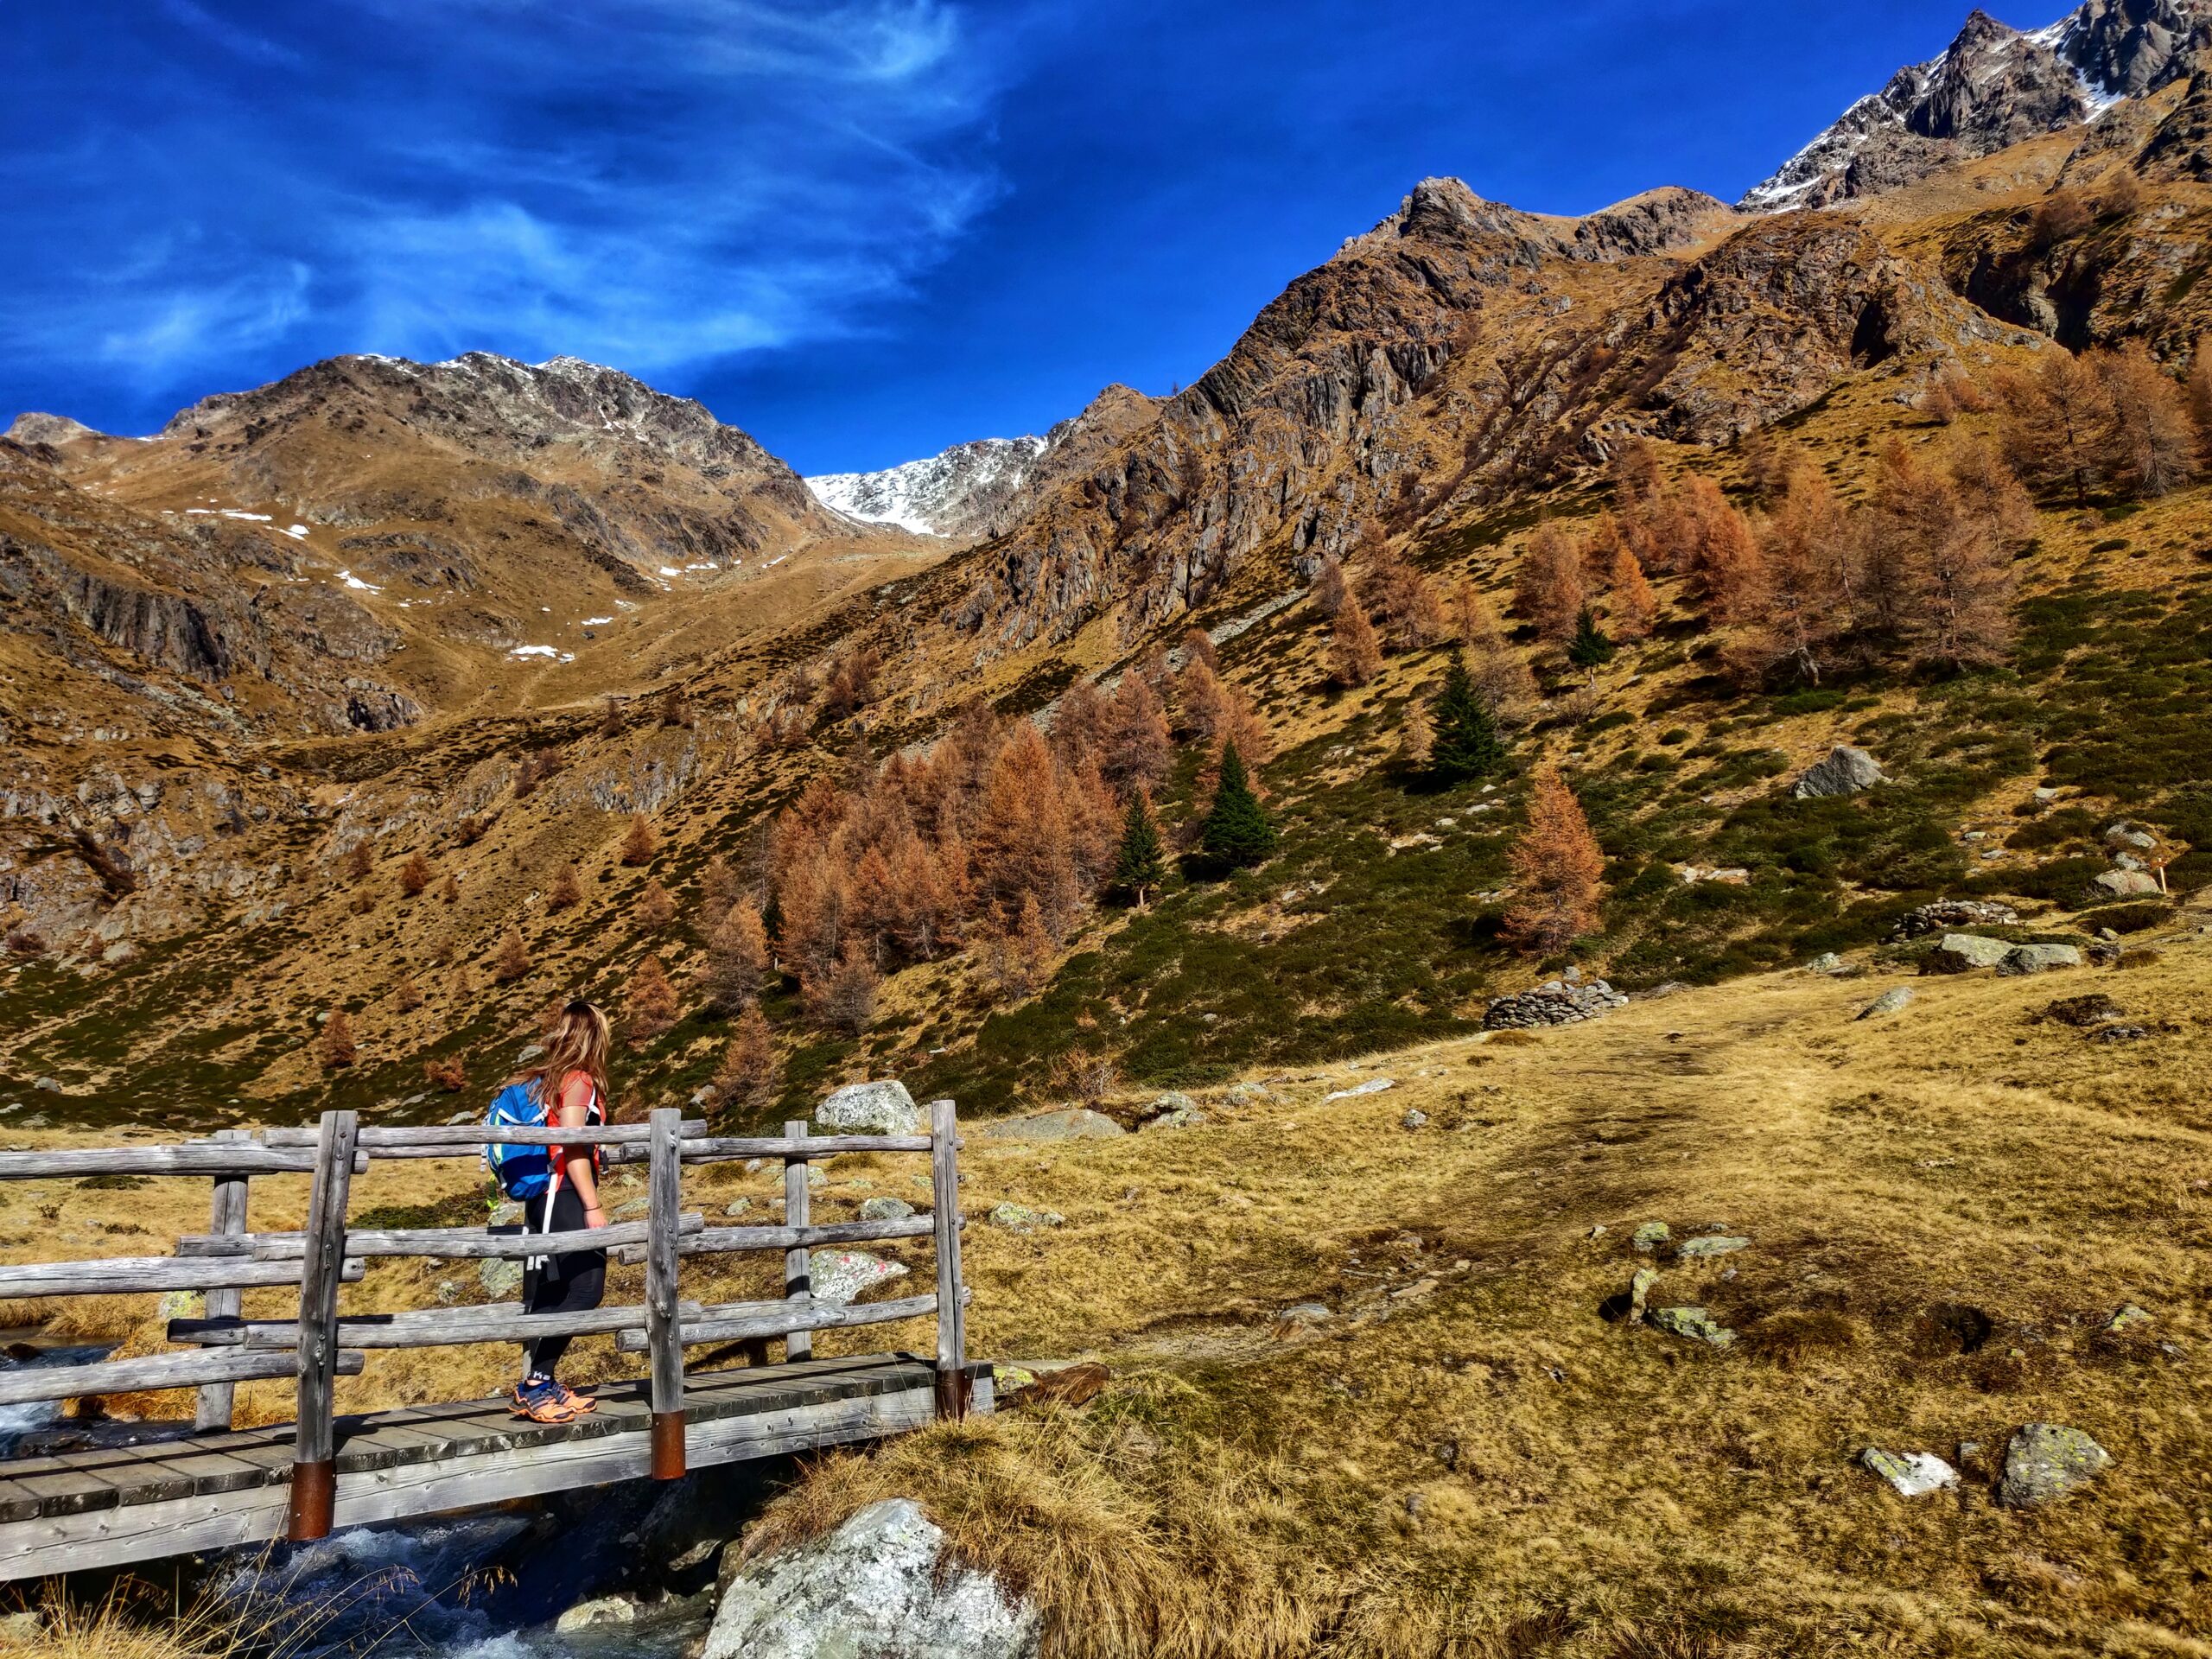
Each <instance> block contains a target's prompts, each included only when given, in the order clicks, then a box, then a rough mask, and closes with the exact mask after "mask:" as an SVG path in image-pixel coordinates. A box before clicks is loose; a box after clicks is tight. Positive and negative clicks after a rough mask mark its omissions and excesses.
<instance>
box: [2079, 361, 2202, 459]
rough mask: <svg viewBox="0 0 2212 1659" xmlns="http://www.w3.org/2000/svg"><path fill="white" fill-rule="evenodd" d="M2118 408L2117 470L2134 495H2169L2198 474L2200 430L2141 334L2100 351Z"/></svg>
mask: <svg viewBox="0 0 2212 1659" xmlns="http://www.w3.org/2000/svg"><path fill="white" fill-rule="evenodd" d="M2094 364H2095V367H2096V371H2097V374H2098V378H2101V380H2102V381H2103V382H2104V385H2105V392H2106V395H2107V397H2110V398H2111V400H2112V409H2113V474H2114V476H2115V478H2116V480H2117V481H2118V482H2119V483H2120V485H2121V486H2124V487H2125V488H2126V490H2127V492H2128V493H2130V494H2131V495H2138V496H2144V495H2151V496H2157V495H2169V494H2171V493H2173V492H2174V491H2175V490H2177V489H2179V488H2180V487H2181V486H2183V485H2184V484H2186V483H2188V482H2189V481H2190V480H2191V479H2193V478H2195V477H2196V461H2197V434H2196V426H2195V423H2193V422H2192V421H2191V420H2190V414H2189V403H2188V399H2187V397H2186V396H2185V395H2184V394H2183V391H2182V388H2181V386H2180V385H2179V383H2178V382H2177V381H2176V380H2175V379H2174V378H2173V377H2172V376H2171V375H2170V374H2168V373H2167V372H2166V371H2165V370H2164V368H2163V367H2161V366H2160V365H2158V362H2157V361H2155V360H2154V359H2152V356H2151V353H2150V351H2149V349H2148V348H2147V347H2146V346H2145V345H2144V344H2143V342H2142V341H2141V340H2129V341H2127V342H2126V344H2125V345H2123V346H2120V348H2119V349H2118V350H2116V351H2109V352H2099V353H2096V356H2095V359H2094Z"/></svg>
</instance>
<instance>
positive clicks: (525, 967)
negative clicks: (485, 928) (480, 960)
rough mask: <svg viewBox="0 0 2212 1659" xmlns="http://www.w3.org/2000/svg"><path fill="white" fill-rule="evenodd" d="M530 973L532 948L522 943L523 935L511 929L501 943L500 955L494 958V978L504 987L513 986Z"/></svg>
mask: <svg viewBox="0 0 2212 1659" xmlns="http://www.w3.org/2000/svg"><path fill="white" fill-rule="evenodd" d="M529 971H530V947H529V946H528V945H526V944H524V943H523V942H522V934H521V933H520V932H519V931H517V930H516V929H514V928H512V927H511V928H509V929H508V930H507V934H506V937H505V938H503V939H501V940H500V941H499V954H498V955H497V956H495V957H493V958H492V977H493V979H495V980H497V981H499V983H500V984H502V985H512V984H513V983H514V982H515V981H517V980H518V979H520V978H521V977H522V976H524V974H526V973H528V972H529Z"/></svg>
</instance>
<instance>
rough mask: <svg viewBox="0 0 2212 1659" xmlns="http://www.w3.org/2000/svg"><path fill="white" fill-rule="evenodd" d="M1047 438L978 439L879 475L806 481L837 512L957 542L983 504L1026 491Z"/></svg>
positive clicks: (821, 476) (820, 476)
mask: <svg viewBox="0 0 2212 1659" xmlns="http://www.w3.org/2000/svg"><path fill="white" fill-rule="evenodd" d="M1046 448H1047V443H1046V440H1045V439H1043V438H1035V437H1022V438H977V439H976V440H974V441H973V442H968V443H956V444H954V445H953V446H952V448H950V449H947V450H944V451H943V452H942V453H941V454H934V455H929V456H925V457H924V458H923V459H922V460H920V461H905V462H902V463H901V464H900V465H899V466H896V467H885V468H884V469H883V470H882V471H880V472H874V473H823V474H817V476H815V477H813V478H810V479H808V480H806V486H807V488H809V489H810V490H812V491H813V492H814V495H815V499H817V500H818V501H820V502H821V503H822V505H823V506H825V507H828V508H829V510H830V511H831V512H840V513H842V514H843V515H844V516H845V517H846V518H853V519H857V520H858V521H859V522H861V524H891V525H894V526H896V527H897V528H898V529H900V530H905V531H912V532H913V533H914V534H915V535H918V536H957V535H962V534H964V533H967V532H969V531H971V530H973V529H975V528H976V524H975V522H974V521H975V519H976V509H977V507H978V506H979V505H981V504H982V503H984V502H986V501H992V502H995V501H997V500H1002V499H1005V498H1006V497H1007V496H1010V495H1011V494H1012V493H1014V491H1016V490H1018V489H1020V487H1021V484H1022V480H1023V479H1024V477H1025V475H1026V474H1027V470H1028V467H1029V465H1030V463H1031V462H1033V461H1035V460H1036V459H1037V458H1038V457H1039V455H1041V454H1044V453H1045V451H1046Z"/></svg>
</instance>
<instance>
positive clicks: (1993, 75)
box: [1740, 0, 2212, 213]
mask: <svg viewBox="0 0 2212 1659" xmlns="http://www.w3.org/2000/svg"><path fill="white" fill-rule="evenodd" d="M2208 39H2212V9H2208V7H2207V4H2206V0H2087V3H2085V4H2084V5H2083V6H2082V8H2081V9H2080V10H2077V11H2075V12H2073V13H2071V14H2070V15H2069V16H2066V17H2065V18H2063V19H2062V20H2060V21H2059V22H2056V23H2054V24H2052V25H2050V27H2049V28H2047V29H2037V30H2035V31H2034V32H2032V33H2024V32H2022V31H2021V30H2019V29H2012V28H2009V27H2007V26H2006V25H2005V24H2003V23H2000V22H1998V21H1997V20H1996V19H1995V18H1993V17H1991V16H1989V15H1988V14H1987V13H1986V12H1982V11H1976V12H1974V14H1973V15H1972V16H1970V17H1968V18H1967V23H1966V27H1965V28H1964V29H1961V31H1960V32H1959V35H1958V38H1957V39H1955V40H1954V41H1952V42H1951V44H1950V46H1949V47H1948V48H1947V49H1946V50H1945V51H1944V53H1943V54H1942V56H1941V57H1939V58H1936V59H1932V60H1929V62H1927V63H1922V64H1914V65H1910V66H1908V67H1905V68H1903V69H1900V70H1898V71H1897V74H1896V76H1895V77H1894V78H1892V79H1891V81H1890V84H1889V85H1888V86H1885V87H1884V88H1883V89H1882V90H1881V91H1880V92H1876V93H1873V94H1872V95H1870V96H1868V97H1866V98H1863V99H1859V102H1858V103H1856V104H1854V105H1852V106H1851V108H1850V109H1848V110H1847V111H1845V112H1844V114H1843V116H1842V117H1841V118H1840V119H1839V120H1838V121H1837V122H1836V123H1835V124H1834V125H1833V126H1831V127H1829V128H1828V129H1827V130H1826V131H1824V132H1822V133H1821V135H1820V136H1819V137H1817V138H1815V139H1814V140H1813V142H1812V143H1810V144H1808V145H1807V146H1806V147H1805V149H1802V150H1801V151H1799V152H1798V154H1797V155H1796V156H1793V157H1792V158H1791V159H1790V161H1789V162H1788V163H1787V164H1786V165H1785V166H1784V167H1783V168H1782V169H1781V171H1779V172H1777V174H1775V175H1774V176H1773V177H1771V178H1770V179H1768V180H1767V181H1765V182H1764V183H1762V184H1760V185H1758V187H1757V188H1754V189H1753V190H1751V192H1750V193H1749V194H1747V195H1745V198H1744V200H1743V201H1742V203H1741V204H1740V205H1741V206H1742V207H1745V209H1747V210H1749V211H1751V212H1757V213H1777V212H1782V211H1785V210H1787V209H1789V208H1796V207H1824V206H1827V205H1828V204H1830V203H1832V202H1836V201H1840V200H1847V199H1849V198H1851V197H1853V196H1866V195H1875V194H1881V193H1882V192H1884V191H1887V190H1892V189H1895V188H1897V187H1899V186H1901V185H1904V184H1907V183H1910V182H1911V181H1913V180H1916V179H1919V178H1923V177H1925V176H1926V175H1929V173H1932V172H1933V171H1935V170H1936V168H1939V167H1941V166H1942V165H1943V164H1944V163H1945V162H1950V161H1954V160H1957V159H1960V158H1961V157H1971V156H1987V155H1991V154H1993V153H1994V152H1995V151H1997V150H1999V149H2004V148H2005V147H2006V146H2007V145H2010V144H2014V143H2018V142H2020V141H2021V140H2022V139H2024V138H2029V137H2035V136H2037V135H2038V134H2041V133H2047V132H2056V131H2058V130H2062V129H2063V128H2066V127H2069V126H2073V125H2075V124H2079V123H2081V122H2083V121H2086V120H2088V118H2090V117H2091V116H2093V115H2094V114H2096V113H2097V112H2098V111H2101V110H2103V109H2105V108H2107V107H2109V106H2110V105H2112V104H2113V102H2114V101H2116V100H2117V99H2124V98H2133V97H2138V96H2140V95H2141V94H2143V93H2145V92H2154V91H2156V90H2157V89H2158V88H2159V87H2162V86H2167V85H2169V84H2171V82H2173V81H2175V80H2177V79H2181V78H2183V76H2186V75H2187V74H2189V73H2190V72H2191V70H2192V68H2193V67H2194V66H2195V63H2196V59H2197V57H2198V54H2200V53H2201V52H2202V50H2203V48H2204V47H2205V45H2206V43H2207V41H2208Z"/></svg>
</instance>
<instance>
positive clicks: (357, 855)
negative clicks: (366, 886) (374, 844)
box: [338, 841, 375, 881]
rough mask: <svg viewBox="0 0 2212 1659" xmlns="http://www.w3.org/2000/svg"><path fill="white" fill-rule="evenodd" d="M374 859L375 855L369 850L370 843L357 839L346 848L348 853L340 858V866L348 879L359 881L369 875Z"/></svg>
mask: <svg viewBox="0 0 2212 1659" xmlns="http://www.w3.org/2000/svg"><path fill="white" fill-rule="evenodd" d="M374 861H375V855H374V854H373V853H372V852H371V851H370V850H369V843H368V842H365V841H357V842H354V843H353V845H352V846H351V847H348V848H347V849H346V855H345V856H344V857H343V858H341V859H340V860H339V861H338V868H339V869H340V872H341V873H342V874H344V875H345V877H346V880H348V881H359V880H363V879H364V878H365V877H366V876H367V874H368V873H369V871H370V869H371V868H372V867H373V865H374Z"/></svg>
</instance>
